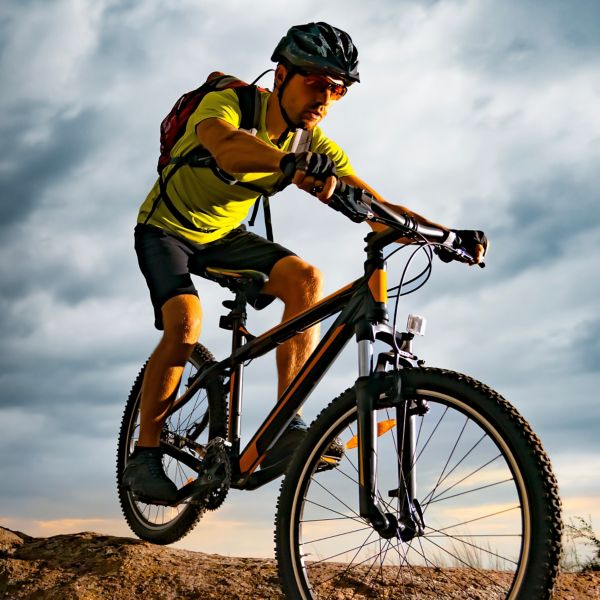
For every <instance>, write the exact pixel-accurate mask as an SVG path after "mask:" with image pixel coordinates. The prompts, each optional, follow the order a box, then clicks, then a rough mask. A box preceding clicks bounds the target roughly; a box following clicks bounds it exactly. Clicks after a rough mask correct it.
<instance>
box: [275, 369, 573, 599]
mask: <svg viewBox="0 0 600 600" xmlns="http://www.w3.org/2000/svg"><path fill="white" fill-rule="evenodd" d="M392 377H393V376H392V375H391V374H390V375H388V377H387V388H388V389H391V388H392V385H391V384H392V382H393V379H392ZM400 378H401V384H402V390H403V392H402V393H403V401H407V400H415V401H417V402H416V403H415V402H413V403H408V402H402V403H400V404H399V405H398V407H397V406H396V405H394V404H393V402H392V401H391V400H390V398H391V397H393V396H392V394H387V397H386V394H383V395H382V397H380V398H379V399H378V401H377V411H376V413H377V414H376V420H377V422H378V434H379V436H380V437H379V438H378V450H377V464H378V490H379V503H380V504H381V505H382V506H383V507H384V510H385V511H386V512H389V513H391V514H393V515H394V516H396V517H398V518H399V515H400V503H401V499H400V498H397V497H395V496H394V493H393V492H394V490H398V488H399V484H398V482H399V479H400V477H402V478H404V477H406V472H405V471H403V470H402V469H401V468H400V467H399V464H400V461H399V458H398V456H399V452H398V448H399V446H401V439H399V438H401V436H402V433H401V432H400V429H399V427H398V425H399V423H401V422H402V416H403V415H404V414H405V411H406V410H412V408H414V406H415V404H418V403H422V401H426V403H427V405H428V407H429V411H428V412H427V413H426V414H425V415H423V416H414V417H413V419H414V420H415V440H416V444H415V446H416V450H415V453H414V462H413V464H414V467H413V469H414V472H415V474H416V482H417V492H416V498H417V500H418V504H419V505H420V507H421V511H422V516H423V521H424V525H425V527H424V531H423V534H422V535H417V536H415V537H414V538H413V539H411V540H409V541H406V542H403V541H402V540H401V539H399V537H398V536H394V537H392V538H391V539H384V538H383V537H381V536H380V535H379V534H378V533H377V532H376V531H375V530H374V529H373V527H372V526H371V525H370V524H369V522H368V521H367V520H366V519H363V518H362V517H361V516H360V510H359V506H358V485H359V483H358V449H357V447H356V442H357V437H356V435H357V426H356V419H357V410H356V395H355V392H354V389H353V388H352V389H350V390H348V391H346V392H345V393H344V394H342V395H341V396H340V397H339V398H337V399H336V400H334V401H333V402H332V403H331V404H330V405H329V407H328V408H326V409H325V410H324V411H323V412H322V413H321V415H320V416H319V418H318V419H317V420H316V421H315V423H314V424H313V425H312V426H311V428H310V431H309V434H308V436H307V438H306V440H305V442H304V443H303V445H302V446H301V448H300V449H299V450H298V452H297V453H296V455H295V457H294V459H293V462H292V464H291V465H290V468H289V469H288V472H287V475H286V478H285V480H284V482H283V484H282V487H281V494H280V498H279V504H278V512H277V518H276V553H277V559H278V563H279V571H280V579H281V582H282V586H283V588H284V592H285V594H286V598H290V599H297V598H302V599H326V598H327V599H332V600H333V599H340V600H341V599H346V598H355V599H357V600H358V599H359V598H382V599H383V598H385V599H395V598H432V599H433V598H473V599H475V598H486V599H487V598H490V599H491V598H493V599H501V598H511V599H517V598H518V599H522V600H525V599H526V600H535V599H538V598H549V597H550V594H551V590H552V587H553V585H554V581H555V578H556V575H557V569H558V561H559V558H560V538H561V518H560V499H559V497H558V490H557V484H556V479H555V478H554V475H553V473H552V470H551V466H550V461H549V459H548V457H547V456H546V454H545V452H544V450H543V448H542V446H541V443H540V441H539V439H538V438H537V437H536V436H535V434H534V433H533V432H532V431H531V428H530V427H529V425H528V424H527V422H526V421H525V420H524V419H523V418H522V417H521V416H520V415H519V414H518V413H517V411H516V410H515V409H514V408H513V407H512V406H511V405H510V404H509V403H508V402H507V401H506V400H504V399H503V398H502V397H501V396H499V395H498V394H496V393H495V392H494V391H493V390H491V389H490V388H488V387H486V386H484V385H483V384H481V383H479V382H477V381H474V380H473V379H470V378H468V377H466V376H464V375H459V374H457V373H451V372H448V371H441V370H436V369H406V370H403V371H401V372H400ZM336 437H339V438H341V440H342V442H343V443H344V444H345V447H346V449H345V455H344V458H343V459H342V461H341V462H340V463H339V464H338V465H337V466H336V467H335V468H333V469H330V470H323V469H322V468H320V465H321V463H320V456H321V454H322V452H323V449H325V448H327V446H328V444H330V443H331V441H332V440H334V439H335V438H336Z"/></svg>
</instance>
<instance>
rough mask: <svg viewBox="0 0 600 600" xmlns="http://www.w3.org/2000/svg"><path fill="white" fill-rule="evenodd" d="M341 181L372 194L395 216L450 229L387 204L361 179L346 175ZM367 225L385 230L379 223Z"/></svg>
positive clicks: (405, 209) (404, 209) (397, 205)
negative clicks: (399, 215) (395, 214)
mask: <svg viewBox="0 0 600 600" xmlns="http://www.w3.org/2000/svg"><path fill="white" fill-rule="evenodd" d="M342 181H343V182H344V183H347V184H348V185H351V186H353V187H358V188H361V189H363V190H367V191H368V192H370V193H371V194H373V196H375V198H376V199H377V200H379V202H382V203H383V204H387V205H388V206H389V207H390V208H391V209H392V210H393V211H394V212H395V213H397V214H401V215H408V216H410V217H412V218H413V219H415V220H416V221H417V222H418V223H422V224H423V225H430V226H432V227H438V228H440V229H443V230H444V231H450V229H449V228H448V227H445V226H444V225H440V224H438V223H434V222H433V221H430V220H429V219H426V218H425V217H422V216H421V215H419V214H417V213H415V212H413V211H412V210H409V209H408V208H406V207H404V206H400V205H399V204H393V203H391V202H388V201H387V200H386V199H385V198H383V197H382V196H380V195H379V194H378V193H377V192H376V191H375V190H374V189H373V188H372V187H371V186H369V185H368V184H367V183H365V182H364V181H363V180H362V179H359V178H358V177H357V176H356V175H348V176H347V177H342ZM369 225H370V226H371V228H372V229H374V230H375V231H381V230H383V229H385V228H386V227H385V225H382V224H381V223H371V222H369Z"/></svg>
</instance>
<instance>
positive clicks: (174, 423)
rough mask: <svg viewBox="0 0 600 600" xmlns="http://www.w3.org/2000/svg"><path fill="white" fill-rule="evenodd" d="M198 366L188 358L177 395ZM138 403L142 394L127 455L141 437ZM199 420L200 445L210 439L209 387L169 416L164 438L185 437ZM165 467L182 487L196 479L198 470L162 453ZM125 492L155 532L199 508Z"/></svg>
mask: <svg viewBox="0 0 600 600" xmlns="http://www.w3.org/2000/svg"><path fill="white" fill-rule="evenodd" d="M199 366H200V365H199V363H198V362H197V361H196V360H195V359H194V357H193V356H192V357H191V358H190V359H189V360H188V363H187V364H186V366H185V368H184V372H183V375H182V377H181V382H180V384H179V390H178V394H177V396H178V397H179V396H180V395H181V394H182V393H183V391H184V390H185V389H186V386H187V382H188V381H189V380H190V378H191V377H192V376H193V375H194V374H195V373H196V372H197V370H198V368H199ZM139 405H140V395H139V394H138V398H137V400H136V408H135V410H134V411H133V413H132V418H131V422H130V425H129V436H128V441H129V444H128V448H127V453H128V455H129V454H131V452H133V449H134V448H135V444H136V442H137V440H138V434H139V426H140V411H139ZM197 422H203V423H204V427H203V428H202V431H201V432H200V434H199V437H198V438H196V441H197V442H198V443H200V444H206V443H207V442H208V397H207V392H206V390H204V389H202V388H201V389H200V390H199V391H198V393H197V394H196V395H195V396H194V397H193V398H192V399H191V400H190V401H189V402H188V403H186V404H185V405H184V406H183V407H182V408H181V409H180V410H178V411H177V412H176V413H175V414H173V415H171V416H170V417H169V418H168V419H167V421H166V422H165V425H164V427H163V433H162V439H164V438H165V436H166V437H167V438H169V439H171V440H173V438H174V436H184V435H185V433H186V432H187V431H188V430H189V429H190V427H191V426H192V425H193V424H194V423H197ZM187 451H188V452H190V453H192V454H194V453H193V452H192V451H191V450H190V449H189V448H187ZM125 464H127V459H125ZM163 467H164V470H165V473H166V475H167V476H168V477H169V478H170V479H171V481H173V482H174V483H175V485H176V486H177V487H178V488H181V487H182V486H183V485H185V484H186V483H187V482H188V481H190V480H191V479H195V478H196V477H197V476H198V474H197V473H196V471H194V470H193V469H191V468H190V467H188V466H187V465H184V464H183V463H181V462H180V461H177V460H176V459H175V458H173V457H171V456H168V455H166V454H165V455H164V456H163ZM124 495H125V499H126V501H127V503H128V504H129V506H130V508H131V510H132V511H133V513H134V515H135V517H136V519H138V521H139V522H140V523H142V524H143V525H144V526H145V527H146V528H148V529H150V530H154V531H160V530H162V529H166V528H169V527H172V526H173V525H174V524H175V523H176V522H177V521H178V520H179V519H181V518H182V516H183V514H184V513H185V512H187V510H189V509H190V508H192V509H194V510H198V509H199V507H198V506H197V505H193V506H192V505H190V504H188V503H185V502H184V503H181V504H179V505H177V506H159V505H156V504H147V503H145V502H141V501H140V500H138V499H136V498H135V497H134V496H133V494H131V492H129V491H127V490H126V491H125V492H124Z"/></svg>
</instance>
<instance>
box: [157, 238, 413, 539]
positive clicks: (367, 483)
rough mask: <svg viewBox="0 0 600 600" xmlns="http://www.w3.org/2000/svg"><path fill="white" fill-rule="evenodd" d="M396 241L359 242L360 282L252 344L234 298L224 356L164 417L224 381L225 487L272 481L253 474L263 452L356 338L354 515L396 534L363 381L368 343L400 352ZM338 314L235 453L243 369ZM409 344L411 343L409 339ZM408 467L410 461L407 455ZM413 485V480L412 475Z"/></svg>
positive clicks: (369, 393)
mask: <svg viewBox="0 0 600 600" xmlns="http://www.w3.org/2000/svg"><path fill="white" fill-rule="evenodd" d="M397 238H398V232H397V231H394V230H386V231H384V232H380V233H370V234H368V235H367V237H366V238H365V239H366V241H367V247H366V252H367V260H366V261H365V263H364V275H363V277H361V278H359V279H357V280H356V281H354V282H353V283H350V284H348V285H347V286H345V287H343V288H341V289H340V290H338V291H337V292H335V293H333V294H331V295H330V296H328V297H326V298H324V299H323V300H321V301H320V302H318V303H317V304H315V305H314V306H312V307H311V308H309V309H307V310H305V311H304V312H302V313H300V314H299V315H296V316H295V317H293V318H291V319H289V320H288V321H286V322H284V323H281V324H280V325H277V326H276V327H273V328H272V329H270V330H268V331H266V332H265V333H263V334H262V335H260V336H258V337H254V336H252V335H251V334H250V333H249V332H248V331H247V329H246V327H245V324H246V312H245V306H246V300H245V295H244V294H243V293H240V292H238V293H237V295H236V299H235V300H234V301H233V302H231V301H230V302H229V303H228V304H227V306H229V307H230V308H231V309H232V310H231V313H230V314H229V315H227V316H225V317H223V319H224V321H223V320H222V322H221V326H222V327H225V328H227V329H232V352H231V355H230V356H228V357H227V358H226V359H224V360H222V361H220V362H217V363H214V364H212V365H210V366H208V367H207V368H206V369H202V370H201V371H199V372H198V373H197V374H196V376H195V378H194V379H193V380H192V381H191V382H190V383H189V386H188V388H187V390H186V391H185V392H184V393H183V394H182V396H181V397H180V398H179V399H178V400H177V401H176V402H175V403H174V405H173V406H172V407H171V410H170V411H169V414H173V413H174V412H175V411H177V410H178V409H179V408H181V406H183V404H185V403H186V402H187V401H188V400H189V399H191V398H192V397H193V396H194V394H195V393H196V392H197V391H198V389H199V388H200V387H201V386H202V384H203V382H204V381H206V380H207V379H209V378H213V377H229V419H228V432H227V437H228V441H229V442H230V443H231V445H232V448H231V458H232V470H233V477H232V487H235V488H238V489H246V490H251V489H255V488H257V487H259V486H261V485H264V484H265V483H267V482H269V481H271V480H272V479H273V478H274V477H269V476H268V474H267V473H266V472H264V473H263V472H262V471H258V472H256V473H255V471H256V469H257V468H258V466H259V465H260V463H261V461H262V459H263V458H264V457H265V455H266V453H267V451H268V450H269V449H270V448H271V447H272V445H273V444H274V443H275V442H276V441H277V439H278V438H279V436H280V435H281V434H282V433H283V431H284V430H285V428H286V427H287V425H288V424H289V422H290V421H291V420H292V418H293V417H294V415H295V414H296V413H297V412H298V410H299V409H300V407H301V406H302V405H303V404H304V402H305V401H306V399H307V398H308V396H309V395H310V393H311V392H312V390H313V389H314V388H315V387H316V385H317V383H318V382H319V381H320V379H321V377H322V376H323V375H324V374H325V372H326V371H327V369H328V368H329V366H330V365H331V364H332V363H333V361H334V360H335V359H336V358H337V356H338V355H339V354H340V352H341V351H342V349H343V348H344V347H345V346H346V344H347V343H348V341H349V340H350V338H351V337H352V336H353V335H356V340H357V343H358V365H359V373H358V379H357V382H356V394H357V404H358V413H359V415H358V440H359V483H360V486H359V487H360V512H361V515H362V516H364V517H366V518H368V519H369V520H370V521H371V523H372V524H373V525H374V527H376V528H377V529H378V530H379V531H380V533H382V535H386V532H388V533H389V534H390V535H395V534H396V531H397V529H398V523H397V522H396V523H390V521H389V518H386V514H384V513H383V510H382V508H381V506H379V505H378V503H377V501H376V498H377V482H376V473H377V465H376V456H377V435H376V430H377V425H376V422H375V415H374V401H375V398H377V397H378V395H379V390H378V389H374V382H373V378H371V377H370V376H371V375H372V373H373V371H374V368H373V344H374V341H375V339H380V340H383V341H384V342H387V343H388V344H389V345H390V346H396V348H398V347H400V346H402V345H403V343H404V342H405V340H406V335H407V334H404V333H399V332H396V331H394V330H393V329H392V327H390V326H389V324H388V313H387V278H386V270H385V261H384V257H383V248H384V247H385V246H386V245H388V244H389V243H391V242H393V241H395V240H396V239H397ZM337 313H339V315H338V317H337V319H336V320H335V321H334V323H333V324H332V325H331V327H330V328H329V329H328V330H327V332H326V333H325V335H324V336H323V338H322V339H321V341H320V343H319V344H318V345H317V347H316V348H315V350H314V351H313V353H312V354H311V356H310V357H309V358H308V360H307V361H306V363H305V364H304V366H303V367H302V368H301V369H300V371H299V372H298V374H297V375H296V376H295V378H294V379H293V381H292V382H291V383H290V385H289V386H288V388H287V389H286V390H285V391H284V393H283V394H282V396H281V397H280V398H279V401H278V402H277V404H276V405H275V407H274V408H273V409H272V410H271V412H270V413H269V414H268V415H267V417H266V418H265V420H264V421H263V423H262V424H261V425H260V427H259V428H258V430H257V432H256V433H255V434H254V436H253V437H252V438H251V440H250V441H249V443H248V444H247V445H246V447H245V448H244V449H243V451H241V452H240V415H241V407H242V389H243V369H244V363H246V362H247V361H249V360H252V359H255V358H258V357H260V356H263V355H264V354H266V353H268V352H270V351H271V350H273V349H275V348H276V347H277V346H278V345H279V344H281V343H283V342H285V341H287V340H289V339H291V338H293V337H294V336H295V335H297V334H298V333H300V332H302V331H305V330H307V329H309V328H310V327H312V326H313V325H316V324H317V323H320V322H321V321H323V320H324V319H326V318H328V317H330V316H333V315H335V314H337ZM410 337H411V338H412V336H410ZM404 354H406V357H410V356H412V355H411V354H410V353H407V352H405V353H404ZM396 366H398V365H396ZM398 400H399V396H398ZM398 423H399V427H402V428H403V427H404V426H405V421H404V420H403V421H399V422H398ZM400 434H401V432H400V430H399V435H400ZM167 453H168V451H167ZM410 460H412V454H411V457H410ZM277 476H278V475H277ZM412 479H413V480H414V473H413V474H412ZM403 481H404V478H402V479H401V480H400V481H399V485H400V487H399V490H398V493H402V494H403V495H404V494H405V491H404V488H407V491H409V492H411V491H413V492H414V489H413V488H414V486H413V484H412V483H410V485H408V486H405V485H404V483H403ZM400 488H402V490H401V489H400ZM408 501H409V503H410V502H411V501H412V495H411V497H409V498H408ZM387 516H388V517H389V516H390V515H389V514H388V515H387ZM392 530H393V531H392Z"/></svg>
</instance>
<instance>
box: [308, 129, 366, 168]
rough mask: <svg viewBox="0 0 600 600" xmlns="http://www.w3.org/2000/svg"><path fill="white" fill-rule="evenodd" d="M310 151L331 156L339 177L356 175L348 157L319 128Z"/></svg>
mask: <svg viewBox="0 0 600 600" xmlns="http://www.w3.org/2000/svg"><path fill="white" fill-rule="evenodd" d="M310 149H311V150H312V151H313V152H317V153H319V154H326V155H327V156H329V158H331V160H333V162H334V163H335V168H336V171H337V175H338V177H346V176H347V175H356V173H355V171H354V168H353V167H352V165H351V164H350V159H349V158H348V155H347V154H346V153H345V152H344V151H343V150H342V149H341V148H340V147H339V146H338V145H337V144H336V143H335V142H334V141H333V140H332V139H330V138H328V137H326V136H325V134H324V133H323V132H322V131H321V129H320V128H319V127H316V128H315V130H314V132H313V141H312V144H311V146H310Z"/></svg>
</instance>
